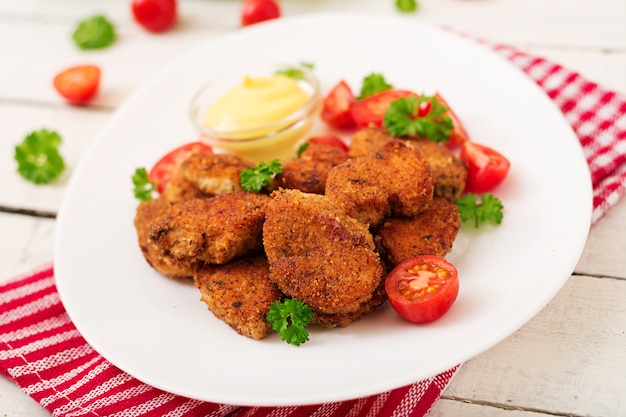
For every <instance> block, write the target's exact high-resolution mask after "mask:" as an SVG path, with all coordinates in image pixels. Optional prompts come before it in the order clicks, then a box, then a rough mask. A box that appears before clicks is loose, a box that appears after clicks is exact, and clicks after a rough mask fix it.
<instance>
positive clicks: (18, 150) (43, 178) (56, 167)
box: [15, 129, 65, 184]
mask: <svg viewBox="0 0 626 417" xmlns="http://www.w3.org/2000/svg"><path fill="white" fill-rule="evenodd" d="M61 142H62V139H61V136H59V134H58V133H57V132H55V131H52V130H47V129H41V130H37V131H33V132H31V133H30V134H28V135H27V136H26V137H25V138H24V140H23V141H22V143H20V144H19V145H17V146H16V147H15V160H16V161H17V164H18V166H17V172H18V173H19V174H20V175H21V176H22V178H24V179H26V180H28V181H32V182H34V183H35V184H49V183H50V182H52V181H53V180H55V179H56V178H57V177H58V176H59V175H61V173H62V172H63V170H65V160H64V159H63V157H62V156H61V154H60V153H59V145H60V144H61Z"/></svg>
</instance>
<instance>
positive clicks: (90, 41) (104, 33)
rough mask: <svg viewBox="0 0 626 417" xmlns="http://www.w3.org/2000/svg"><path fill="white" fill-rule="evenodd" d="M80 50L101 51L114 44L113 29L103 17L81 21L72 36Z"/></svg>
mask: <svg viewBox="0 0 626 417" xmlns="http://www.w3.org/2000/svg"><path fill="white" fill-rule="evenodd" d="M72 39H74V43H75V44H76V46H78V47H79V48H80V49H83V50H87V49H102V48H106V47H107V46H109V45H111V44H112V43H113V42H115V39H116V34H115V27H114V26H113V24H112V23H111V22H110V21H109V19H107V18H106V17H105V16H102V15H96V16H93V17H90V18H88V19H85V20H83V21H81V22H80V23H79V24H78V26H77V27H76V30H74V33H73V34H72Z"/></svg>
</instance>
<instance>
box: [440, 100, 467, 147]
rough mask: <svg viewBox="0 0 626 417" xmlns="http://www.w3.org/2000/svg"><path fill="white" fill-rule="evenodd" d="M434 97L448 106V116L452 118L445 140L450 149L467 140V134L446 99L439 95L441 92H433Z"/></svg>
mask: <svg viewBox="0 0 626 417" xmlns="http://www.w3.org/2000/svg"><path fill="white" fill-rule="evenodd" d="M435 98H436V99H437V101H438V102H439V103H441V104H443V105H444V106H446V107H447V108H448V114H447V115H448V117H449V118H450V119H451V120H452V125H453V128H452V130H451V131H450V140H448V142H446V146H447V147H448V148H450V149H456V148H458V147H459V146H461V145H462V144H463V143H465V142H466V141H468V140H469V135H468V134H467V131H466V130H465V126H463V123H461V120H460V119H459V117H458V116H457V115H456V113H454V110H452V107H450V105H449V104H448V103H447V102H446V100H445V99H444V98H443V97H442V96H441V94H439V93H437V94H435Z"/></svg>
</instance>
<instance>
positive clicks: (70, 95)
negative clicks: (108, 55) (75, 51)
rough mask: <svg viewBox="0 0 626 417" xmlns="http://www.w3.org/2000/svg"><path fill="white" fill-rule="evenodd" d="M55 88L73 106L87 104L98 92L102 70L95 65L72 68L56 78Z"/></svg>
mask: <svg viewBox="0 0 626 417" xmlns="http://www.w3.org/2000/svg"><path fill="white" fill-rule="evenodd" d="M52 84H53V85H54V88H55V89H56V90H57V91H58V93H59V94H61V96H63V98H65V99H66V100H67V101H68V102H69V103H71V104H79V105H80V104H87V103H88V102H89V101H91V100H92V99H93V98H94V97H95V95H96V94H97V92H98V88H99V86H100V68H98V67H97V66H95V65H79V66H75V67H70V68H68V69H66V70H64V71H62V72H60V73H59V74H57V75H56V76H55V77H54V80H53V81H52Z"/></svg>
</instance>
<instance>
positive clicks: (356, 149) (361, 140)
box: [348, 127, 396, 158]
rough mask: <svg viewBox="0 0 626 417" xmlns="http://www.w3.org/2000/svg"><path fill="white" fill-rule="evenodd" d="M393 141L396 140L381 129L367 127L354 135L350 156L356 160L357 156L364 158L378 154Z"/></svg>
mask: <svg viewBox="0 0 626 417" xmlns="http://www.w3.org/2000/svg"><path fill="white" fill-rule="evenodd" d="M393 139H396V138H394V137H393V136H391V135H390V134H389V133H387V131H386V130H385V129H382V128H380V127H366V128H364V129H359V130H358V131H356V133H355V134H354V135H352V141H351V142H350V149H349V150H348V155H349V156H350V158H356V157H357V156H363V155H367V154H370V153H372V152H376V151H377V150H379V149H380V148H382V146H383V145H384V144H385V143H387V142H389V141H390V140H393Z"/></svg>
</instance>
